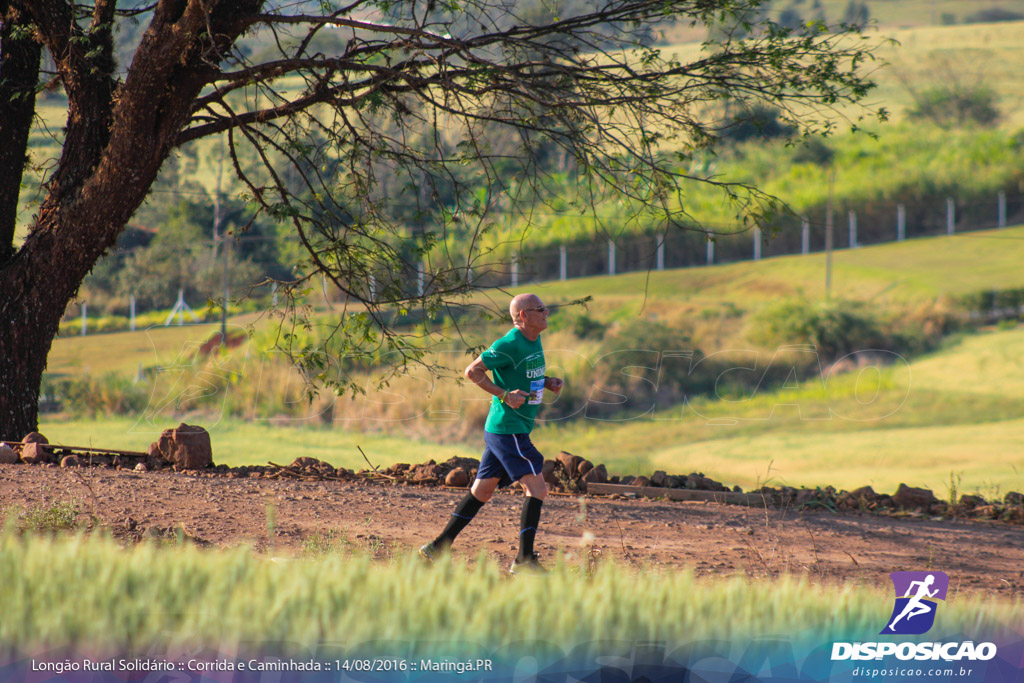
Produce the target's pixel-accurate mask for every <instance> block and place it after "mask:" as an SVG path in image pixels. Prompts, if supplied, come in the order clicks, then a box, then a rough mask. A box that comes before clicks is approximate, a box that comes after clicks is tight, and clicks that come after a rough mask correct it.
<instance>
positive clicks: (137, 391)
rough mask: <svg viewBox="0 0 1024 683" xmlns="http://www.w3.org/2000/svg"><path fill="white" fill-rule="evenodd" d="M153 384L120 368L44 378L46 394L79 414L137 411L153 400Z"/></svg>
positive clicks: (67, 409) (43, 392) (129, 413)
mask: <svg viewBox="0 0 1024 683" xmlns="http://www.w3.org/2000/svg"><path fill="white" fill-rule="evenodd" d="M149 393H150V387H149V385H148V384H146V383H142V382H140V383H135V382H134V381H133V380H132V379H131V378H128V377H125V376H124V375H120V374H117V373H116V372H109V373H105V374H103V375H100V376H98V377H94V376H92V375H85V376H82V377H71V378H60V379H56V380H48V379H44V381H43V387H42V394H43V395H44V396H47V397H51V398H52V399H54V400H55V401H57V402H58V403H59V404H60V405H61V407H62V409H63V410H66V411H68V412H70V413H73V414H75V415H88V416H96V415H133V414H136V413H138V412H139V411H141V410H142V409H144V408H145V407H146V405H147V403H148V402H149Z"/></svg>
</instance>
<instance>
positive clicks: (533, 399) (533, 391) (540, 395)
mask: <svg viewBox="0 0 1024 683" xmlns="http://www.w3.org/2000/svg"><path fill="white" fill-rule="evenodd" d="M543 400H544V378H543V377H542V378H540V379H535V380H531V381H530V399H529V401H527V403H529V404H530V405H531V406H535V405H539V404H540V403H541V402H542V401H543Z"/></svg>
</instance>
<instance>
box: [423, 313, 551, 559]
mask: <svg viewBox="0 0 1024 683" xmlns="http://www.w3.org/2000/svg"><path fill="white" fill-rule="evenodd" d="M508 312H509V314H510V315H511V316H512V324H513V327H512V329H511V330H509V331H508V334H506V335H505V336H504V337H502V338H501V339H499V340H497V341H496V342H494V343H493V344H491V347H490V348H489V349H487V350H486V351H484V352H483V353H482V354H480V357H479V358H477V359H476V360H475V361H473V362H472V363H470V364H469V367H467V368H466V372H465V375H466V377H468V378H469V379H471V380H472V381H473V383H474V384H476V385H477V386H478V387H480V388H481V389H483V390H484V391H486V392H487V393H488V394H490V395H491V396H493V397H494V398H493V399H492V400H491V410H490V412H489V413H488V414H487V423H486V424H485V425H484V443H485V445H486V448H485V449H484V454H483V456H482V457H481V459H480V468H479V469H478V470H477V473H476V481H474V482H473V486H472V487H471V488H470V490H469V493H467V494H466V497H465V498H463V499H462V501H461V502H460V503H459V504H458V505H457V506H456V508H455V512H453V513H452V516H451V520H450V521H449V522H448V526H446V527H445V529H444V531H442V532H441V535H440V536H438V537H437V538H435V539H434V540H433V541H431V542H430V543H427V544H426V545H424V546H423V547H422V548H420V555H421V556H423V557H424V558H426V559H428V560H433V559H434V558H436V557H437V556H438V555H439V554H440V553H444V552H447V551H448V550H449V549H450V548H451V545H452V543H453V542H454V541H455V537H456V536H458V535H459V532H460V531H462V530H463V529H464V528H466V525H468V524H469V523H470V522H471V521H473V518H474V517H475V516H476V513H477V512H479V511H480V508H482V507H483V506H484V504H485V503H486V502H487V501H489V500H490V499H491V496H493V495H494V491H495V489H497V488H498V487H501V486H508V485H510V484H512V483H513V482H516V481H518V482H520V483H521V484H522V486H523V488H525V489H526V500H524V501H523V514H522V519H521V530H520V532H519V554H518V555H516V559H515V560H513V562H512V568H511V572H512V573H513V574H516V573H520V572H524V571H526V572H537V571H543V568H542V567H541V565H540V563H539V562H538V561H537V556H536V554H534V551H533V540H534V538H535V537H536V535H537V526H538V524H539V523H540V510H541V506H542V505H543V504H544V498H545V496H547V493H548V487H547V484H546V483H545V482H544V477H543V476H541V467H542V466H543V465H544V456H543V455H541V454H540V451H538V450H537V449H536V447H535V446H534V445H533V443H532V442H531V441H530V432H531V431H532V430H533V422H534V419H535V418H536V417H537V411H538V410H540V406H541V402H542V401H543V399H544V390H545V389H547V390H549V391H552V392H554V393H556V394H557V393H558V392H560V391H561V390H562V380H561V379H559V378H557V377H547V376H545V374H544V370H545V368H544V348H543V347H542V346H541V343H540V333H541V332H543V331H544V330H546V329H547V327H548V314H549V313H550V312H551V309H549V308H548V307H547V306H545V305H544V303H543V302H542V301H541V300H540V297H538V296H537V295H535V294H520V295H518V296H516V297H515V298H514V299H512V302H511V303H510V304H509V307H508ZM488 370H489V371H490V372H491V374H492V375H493V376H494V380H493V381H492V380H491V379H490V378H488V376H487V371H488Z"/></svg>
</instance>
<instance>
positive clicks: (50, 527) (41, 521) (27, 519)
mask: <svg viewBox="0 0 1024 683" xmlns="http://www.w3.org/2000/svg"><path fill="white" fill-rule="evenodd" d="M79 512H80V509H79V507H78V501H76V500H69V501H60V500H56V501H54V502H52V503H50V504H45V503H36V504H34V505H30V506H29V507H28V508H25V509H20V508H17V507H9V508H4V509H3V511H2V514H3V517H4V520H6V523H8V524H13V525H14V528H15V529H17V530H18V531H21V532H24V533H56V532H59V531H72V530H74V529H76V528H77V527H78V513H79Z"/></svg>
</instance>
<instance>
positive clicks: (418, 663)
mask: <svg viewBox="0 0 1024 683" xmlns="http://www.w3.org/2000/svg"><path fill="white" fill-rule="evenodd" d="M334 664H335V666H336V667H337V669H338V671H438V672H445V673H454V674H464V673H474V672H479V671H492V670H493V668H492V666H493V665H492V662H491V660H490V659H459V660H436V659H420V660H405V659H336V660H334Z"/></svg>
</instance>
